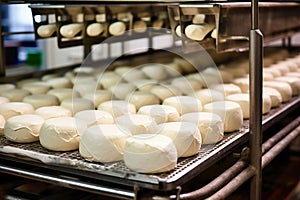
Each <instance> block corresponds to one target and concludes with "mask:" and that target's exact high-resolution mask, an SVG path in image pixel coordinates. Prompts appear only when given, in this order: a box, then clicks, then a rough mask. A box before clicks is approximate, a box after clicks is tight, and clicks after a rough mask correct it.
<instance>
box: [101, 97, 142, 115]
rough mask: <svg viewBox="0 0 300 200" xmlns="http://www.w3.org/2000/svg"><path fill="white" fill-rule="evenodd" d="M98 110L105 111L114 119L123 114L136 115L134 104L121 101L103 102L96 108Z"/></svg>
mask: <svg viewBox="0 0 300 200" xmlns="http://www.w3.org/2000/svg"><path fill="white" fill-rule="evenodd" d="M98 110H104V111H107V112H109V113H110V114H111V115H112V116H113V117H114V118H116V117H118V116H121V115H125V114H135V113H136V107H135V105H134V104H132V103H129V102H127V101H122V100H111V101H105V102H103V103H101V104H100V105H99V106H98Z"/></svg>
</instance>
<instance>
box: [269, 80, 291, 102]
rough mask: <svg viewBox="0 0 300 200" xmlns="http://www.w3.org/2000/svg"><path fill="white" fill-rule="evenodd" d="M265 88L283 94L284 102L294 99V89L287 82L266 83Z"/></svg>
mask: <svg viewBox="0 0 300 200" xmlns="http://www.w3.org/2000/svg"><path fill="white" fill-rule="evenodd" d="M263 86H264V87H270V88H274V89H276V90H277V91H278V92H279V93H280V94H281V97H282V102H287V101H289V100H290V99H291V98H292V94H293V91H292V87H291V86H290V85H289V84H288V83H286V82H279V81H264V82H263Z"/></svg>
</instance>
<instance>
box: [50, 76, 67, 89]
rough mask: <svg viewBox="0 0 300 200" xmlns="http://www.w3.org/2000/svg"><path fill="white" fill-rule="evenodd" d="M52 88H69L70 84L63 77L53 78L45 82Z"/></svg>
mask: <svg viewBox="0 0 300 200" xmlns="http://www.w3.org/2000/svg"><path fill="white" fill-rule="evenodd" d="M46 83H47V84H49V85H50V86H51V87H52V88H71V87H72V83H71V81H70V80H69V79H67V78H65V77H58V78H53V79H50V80H47V81H46Z"/></svg>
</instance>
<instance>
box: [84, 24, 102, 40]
mask: <svg viewBox="0 0 300 200" xmlns="http://www.w3.org/2000/svg"><path fill="white" fill-rule="evenodd" d="M104 31H105V27H104V26H103V25H102V24H100V23H92V24H89V25H88V26H87V28H86V34H87V35H88V36H90V37H96V36H98V35H100V34H102V33H103V32H104Z"/></svg>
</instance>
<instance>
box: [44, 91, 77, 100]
mask: <svg viewBox="0 0 300 200" xmlns="http://www.w3.org/2000/svg"><path fill="white" fill-rule="evenodd" d="M47 94H51V95H54V96H56V97H57V98H58V100H59V101H60V102H62V101H63V100H65V99H72V98H78V97H79V96H80V95H79V93H78V92H77V91H76V90H73V89H71V88H56V89H52V90H49V91H48V92H47Z"/></svg>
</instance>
